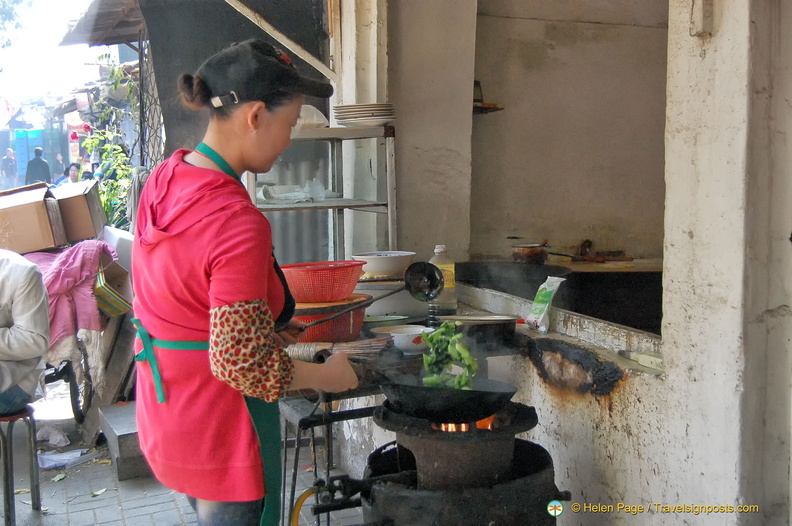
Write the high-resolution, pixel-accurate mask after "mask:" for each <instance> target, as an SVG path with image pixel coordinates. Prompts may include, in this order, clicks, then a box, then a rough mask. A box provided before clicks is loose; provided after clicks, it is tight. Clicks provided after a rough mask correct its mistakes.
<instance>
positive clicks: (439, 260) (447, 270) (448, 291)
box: [427, 245, 457, 327]
mask: <svg viewBox="0 0 792 526" xmlns="http://www.w3.org/2000/svg"><path fill="white" fill-rule="evenodd" d="M434 253H435V255H434V256H433V257H432V259H430V260H429V263H431V264H432V265H435V266H436V267H437V268H439V269H440V270H441V271H442V272H443V290H442V292H440V295H439V296H437V297H436V298H435V299H433V300H431V301H430V302H429V318H428V320H427V325H429V327H438V326H439V325H440V324H441V323H442V321H441V320H440V319H439V318H438V317H439V316H453V315H454V314H456V313H457V297H456V276H455V270H454V261H453V260H452V259H451V258H449V257H448V253H447V252H446V247H445V245H437V246H435V249H434Z"/></svg>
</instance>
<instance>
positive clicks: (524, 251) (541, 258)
mask: <svg viewBox="0 0 792 526" xmlns="http://www.w3.org/2000/svg"><path fill="white" fill-rule="evenodd" d="M547 248H549V247H548V246H547V245H546V244H542V243H524V244H521V245H512V258H513V259H514V261H517V262H520V263H533V264H534V265H544V263H545V261H546V260H547Z"/></svg>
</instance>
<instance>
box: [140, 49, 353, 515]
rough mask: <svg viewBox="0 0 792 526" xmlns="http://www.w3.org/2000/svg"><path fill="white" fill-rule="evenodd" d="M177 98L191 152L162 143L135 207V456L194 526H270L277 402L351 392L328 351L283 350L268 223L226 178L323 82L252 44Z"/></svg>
mask: <svg viewBox="0 0 792 526" xmlns="http://www.w3.org/2000/svg"><path fill="white" fill-rule="evenodd" d="M179 91H180V94H181V97H182V100H183V102H184V103H185V105H187V106H188V107H189V108H192V109H203V108H208V109H209V125H208V128H207V129H206V132H205V134H204V136H203V140H202V142H201V143H200V144H198V146H196V148H195V150H177V151H176V152H174V154H173V155H172V156H171V157H170V158H169V159H167V160H166V161H164V162H163V163H161V164H160V165H158V166H157V167H156V168H155V169H154V170H153V171H152V173H151V175H150V176H149V177H148V180H147V181H146V184H145V186H144V187H143V190H142V192H141V195H140V198H139V202H138V211H137V217H136V221H135V232H134V244H133V248H132V284H133V289H134V296H135V300H134V306H133V309H134V312H135V314H136V316H137V318H138V319H137V320H135V323H136V324H137V325H138V333H137V334H138V338H137V339H136V342H135V349H136V351H138V352H139V353H140V354H138V356H136V358H135V359H136V361H137V375H136V378H137V387H136V391H135V396H136V411H137V422H138V438H139V441H140V447H141V450H142V451H143V453H144V455H145V457H146V459H147V461H148V463H149V465H150V466H151V468H152V470H153V472H154V474H155V476H156V477H157V479H159V481H160V482H162V483H163V484H164V485H165V486H167V487H170V488H172V489H174V490H176V491H179V492H182V493H185V494H186V495H187V497H188V500H189V502H190V504H191V505H192V506H193V508H194V509H195V510H196V512H197V517H198V524H199V525H201V526H216V525H228V524H234V525H235V526H254V525H255V526H258V525H259V524H260V523H261V524H271V525H277V524H278V523H279V518H280V509H279V508H280V507H279V504H278V500H279V497H280V491H279V487H280V477H281V474H280V423H279V422H280V415H279V412H278V403H277V401H278V399H279V398H280V397H282V396H283V395H284V394H285V393H286V391H294V390H298V389H306V388H311V389H321V390H324V391H327V392H341V391H346V390H348V389H353V388H355V387H356V386H357V376H356V375H355V372H354V370H353V369H352V367H351V366H350V364H349V362H348V360H347V357H346V356H345V355H344V354H343V353H337V354H333V355H332V356H331V357H330V358H329V359H328V360H327V361H326V362H325V363H324V364H314V363H308V362H300V361H292V360H291V358H290V357H289V355H288V353H287V352H286V351H285V347H287V346H288V345H290V344H292V343H294V342H296V337H297V335H298V334H299V332H300V330H301V328H302V326H303V325H304V324H301V323H299V322H296V321H294V320H291V318H292V316H293V314H294V308H295V303H294V299H293V297H292V296H291V294H290V293H289V289H288V286H287V284H286V281H285V279H284V277H283V273H282V272H281V270H280V268H279V267H278V264H277V262H276V261H275V258H274V256H273V245H272V232H271V230H270V225H269V222H268V221H267V219H266V218H265V217H264V215H263V214H262V213H261V212H260V211H259V210H258V209H257V208H256V205H255V204H254V203H252V202H251V200H250V196H249V195H248V193H247V191H246V190H245V187H244V186H243V185H242V183H241V181H240V174H241V173H243V172H244V171H246V170H249V171H251V172H253V173H261V172H267V171H269V170H270V168H272V164H273V163H274V162H275V161H276V160H277V158H278V156H279V155H280V154H281V152H282V151H283V150H284V149H285V148H286V147H287V146H288V145H289V143H290V141H291V138H290V135H291V133H292V131H293V128H294V127H295V125H296V124H297V120H298V117H299V115H300V108H301V106H302V102H303V96H304V95H312V96H315V97H324V98H327V97H329V96H330V95H331V94H332V91H333V88H332V86H331V85H330V84H327V83H325V82H319V81H314V80H309V79H307V78H305V77H302V76H300V75H299V73H298V72H297V70H296V69H295V68H294V67H293V66H292V65H291V61H290V60H289V58H288V56H287V55H286V54H285V53H283V52H282V51H279V50H276V49H275V48H273V47H272V46H270V45H269V44H267V43H265V42H264V41H262V40H255V39H254V40H247V41H245V42H242V43H238V44H234V45H232V46H230V47H229V48H227V49H225V50H223V51H220V52H219V53H217V54H216V55H214V56H212V57H210V58H209V59H208V60H207V61H206V62H204V63H203V65H201V66H200V67H199V68H198V70H197V72H196V73H195V75H191V74H184V75H182V76H181V77H180V79H179ZM230 430H233V431H230ZM186 444H189V447H185V445H186ZM265 488H266V489H265ZM265 491H266V502H265V500H264V496H265ZM265 504H266V505H265ZM262 510H263V511H262ZM262 514H263V516H262Z"/></svg>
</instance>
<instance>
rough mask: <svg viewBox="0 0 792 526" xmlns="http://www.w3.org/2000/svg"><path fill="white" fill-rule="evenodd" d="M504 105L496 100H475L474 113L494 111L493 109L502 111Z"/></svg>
mask: <svg viewBox="0 0 792 526" xmlns="http://www.w3.org/2000/svg"><path fill="white" fill-rule="evenodd" d="M502 109H503V106H500V105H498V104H495V103H494V102H474V103H473V114H475V115H478V114H482V113H492V112H493V111H501V110H502Z"/></svg>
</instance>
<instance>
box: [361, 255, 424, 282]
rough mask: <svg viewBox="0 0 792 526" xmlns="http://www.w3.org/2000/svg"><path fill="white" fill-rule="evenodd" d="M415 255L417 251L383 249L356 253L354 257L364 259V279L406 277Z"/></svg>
mask: <svg viewBox="0 0 792 526" xmlns="http://www.w3.org/2000/svg"><path fill="white" fill-rule="evenodd" d="M414 257H415V252H405V251H401V250H382V251H380V252H365V253H363V254H355V255H354V256H352V259H354V260H356V261H364V262H365V264H364V265H363V276H362V277H361V279H362V280H366V279H375V278H378V279H383V278H393V279H402V278H404V271H405V270H407V267H409V266H410V263H412V262H413V258H414Z"/></svg>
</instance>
